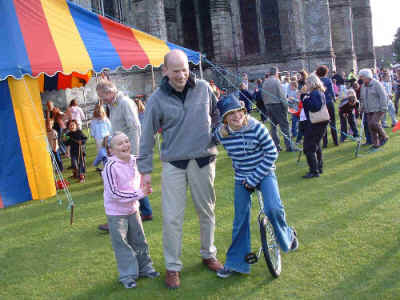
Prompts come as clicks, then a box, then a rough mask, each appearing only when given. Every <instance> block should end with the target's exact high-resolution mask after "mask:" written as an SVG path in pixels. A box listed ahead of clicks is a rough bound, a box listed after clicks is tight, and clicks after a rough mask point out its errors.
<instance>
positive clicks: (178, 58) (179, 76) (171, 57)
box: [164, 50, 189, 92]
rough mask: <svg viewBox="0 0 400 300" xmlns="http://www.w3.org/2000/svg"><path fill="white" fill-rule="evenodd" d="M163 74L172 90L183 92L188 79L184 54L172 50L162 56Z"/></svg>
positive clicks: (187, 67)
mask: <svg viewBox="0 0 400 300" xmlns="http://www.w3.org/2000/svg"><path fill="white" fill-rule="evenodd" d="M164 74H165V76H167V77H168V79H169V80H168V82H169V84H170V85H171V87H172V88H174V89H175V90H176V91H178V92H182V91H183V89H184V88H185V86H186V83H187V81H188V78H189V62H188V58H187V56H186V54H185V52H183V51H182V50H172V51H171V52H169V53H167V54H166V55H165V56H164Z"/></svg>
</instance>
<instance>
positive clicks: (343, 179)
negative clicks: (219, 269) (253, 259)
mask: <svg viewBox="0 0 400 300" xmlns="http://www.w3.org/2000/svg"><path fill="white" fill-rule="evenodd" d="M388 132H389V131H388ZM397 135H398V133H396V134H392V133H390V136H391V139H390V140H389V142H388V144H387V145H385V146H384V149H383V150H381V151H378V152H376V153H372V154H366V149H364V148H362V150H361V154H364V155H363V156H360V157H359V158H357V159H355V158H354V147H355V144H354V142H345V143H344V144H341V145H340V146H339V147H333V146H332V143H331V142H330V144H329V147H328V149H326V150H325V151H324V155H325V169H324V174H323V176H321V177H320V178H316V179H312V180H304V179H302V178H301V176H302V175H304V174H305V173H306V171H307V167H306V162H305V160H304V157H303V158H302V160H301V162H300V164H298V165H297V164H296V160H297V154H293V153H285V152H283V153H281V154H280V156H279V160H278V163H277V174H278V179H279V184H280V191H281V197H282V200H283V202H284V204H285V207H286V213H287V220H288V222H289V223H290V224H291V225H293V226H295V227H296V229H297V232H298V235H299V240H300V248H299V250H298V251H297V252H295V253H291V254H283V272H282V275H281V277H280V278H279V279H272V277H271V275H270V274H269V273H268V270H267V268H266V265H265V263H264V262H263V261H261V260H260V261H259V262H258V263H257V264H256V265H253V267H252V271H251V274H250V275H243V276H234V277H231V278H228V279H225V280H222V279H219V278H217V277H216V275H215V274H213V273H212V272H210V271H208V270H207V269H206V268H205V267H204V266H203V265H202V264H201V257H200V254H199V226H198V219H197V216H196V214H195V211H194V207H193V205H192V203H191V201H190V198H189V201H188V205H187V209H186V215H185V223H184V228H183V231H184V237H183V239H184V240H183V249H182V260H183V263H184V269H183V271H182V286H181V288H180V289H179V290H176V291H169V290H167V289H166V288H165V285H164V276H165V269H164V259H163V255H162V235H161V226H162V225H161V224H162V222H161V203H160V196H161V191H160V175H159V174H160V169H161V166H160V163H159V161H158V157H156V158H155V172H154V175H153V183H154V193H153V194H152V195H151V197H150V200H151V203H152V206H153V210H154V220H153V221H152V222H146V223H145V224H144V227H145V232H146V235H147V239H148V242H149V244H150V252H151V254H152V258H153V261H154V263H155V267H156V269H157V270H158V271H160V272H161V278H159V279H155V280H150V279H142V280H140V281H138V286H137V288H136V289H134V290H126V289H124V288H123V287H122V286H121V285H120V284H119V283H118V281H117V278H118V274H117V268H116V263H115V259H114V254H113V251H112V248H111V244H110V241H109V237H108V235H106V234H102V233H100V232H99V231H98V230H97V225H98V224H100V223H104V222H105V216H104V209H103V203H102V181H101V178H100V176H99V174H98V173H97V172H95V171H94V168H93V167H92V166H91V167H89V168H88V171H87V181H86V183H85V184H78V183H73V184H72V185H71V187H70V189H71V191H72V195H73V199H74V201H75V204H76V207H75V220H74V224H73V225H72V226H70V225H69V211H68V210H67V209H66V207H67V201H66V198H65V195H64V194H63V193H59V196H58V197H59V198H60V199H62V200H63V204H62V205H61V206H60V205H59V204H58V201H57V198H56V197H54V198H53V199H48V200H45V201H42V202H41V201H31V202H28V203H26V204H23V205H20V206H17V207H11V208H8V209H3V210H0V237H1V242H0V299H5V300H8V299H164V298H165V299H177V298H179V299H180V298H182V299H184V298H190V299H400V280H399V278H400V240H399V236H400V226H399V225H400V217H399V215H400V208H399V200H400V186H397V180H398V178H399V177H398V176H399V168H400V156H399V137H398V136H397ZM94 148H95V147H94V144H93V140H91V143H89V146H88V165H89V164H91V162H92V161H93V159H94V152H95V150H94ZM65 162H66V161H65ZM66 165H67V166H68V165H69V163H67V162H66ZM69 175H70V174H69V172H67V171H66V172H64V176H66V177H67V176H69ZM215 188H216V193H217V205H216V223H217V227H216V233H215V239H216V246H217V248H218V250H219V252H218V257H219V259H220V260H221V261H224V259H225V252H226V250H227V247H228V246H229V244H230V238H231V230H232V220H233V204H232V203H233V179H232V168H231V162H230V159H229V158H227V156H226V154H225V152H224V151H221V152H220V154H219V156H218V161H217V177H216V181H215ZM256 208H257V205H254V214H253V216H252V217H253V220H254V222H253V223H254V224H253V228H252V232H253V237H252V238H253V246H254V248H255V247H256V246H257V247H258V244H259V237H258V232H257V227H256V226H255V217H256V214H255V213H256Z"/></svg>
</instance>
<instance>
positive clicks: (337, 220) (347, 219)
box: [301, 186, 400, 243]
mask: <svg viewBox="0 0 400 300" xmlns="http://www.w3.org/2000/svg"><path fill="white" fill-rule="evenodd" d="M399 192H400V186H398V187H396V188H395V189H393V190H392V191H390V192H388V193H385V194H383V195H381V194H379V195H376V197H374V198H372V199H368V200H367V201H366V202H363V203H362V204H360V205H359V206H357V207H353V208H351V209H349V210H347V211H346V213H343V214H338V215H335V216H334V217H332V218H327V219H324V220H323V221H321V222H319V223H313V225H312V227H310V229H309V230H306V231H302V232H301V239H302V240H305V241H307V243H311V242H312V241H314V240H316V239H318V238H319V237H320V236H324V237H327V236H331V235H333V234H334V233H335V232H337V231H339V230H342V229H345V228H348V227H349V226H351V223H353V222H355V221H358V220H360V219H362V218H364V217H365V216H366V215H367V213H368V212H370V211H371V210H373V209H374V208H375V207H377V206H379V205H381V204H383V203H384V202H385V201H387V200H390V199H393V196H394V195H397V194H398V193H399ZM329 225H331V226H329ZM316 232H318V235H316V234H315V233H316Z"/></svg>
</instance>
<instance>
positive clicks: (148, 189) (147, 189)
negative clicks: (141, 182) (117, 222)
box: [142, 185, 153, 196]
mask: <svg viewBox="0 0 400 300" xmlns="http://www.w3.org/2000/svg"><path fill="white" fill-rule="evenodd" d="M142 191H143V194H144V195H145V196H148V195H150V194H151V193H152V192H153V188H152V187H151V186H150V185H145V186H144V187H143V188H142Z"/></svg>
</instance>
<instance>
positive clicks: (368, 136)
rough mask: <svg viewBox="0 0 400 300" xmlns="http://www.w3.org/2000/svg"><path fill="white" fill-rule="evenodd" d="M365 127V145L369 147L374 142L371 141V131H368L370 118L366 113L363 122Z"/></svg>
mask: <svg viewBox="0 0 400 300" xmlns="http://www.w3.org/2000/svg"><path fill="white" fill-rule="evenodd" d="M363 127H364V132H365V139H366V141H365V143H366V144H368V145H371V144H372V140H371V135H370V134H369V129H368V117H367V114H366V113H364V122H363Z"/></svg>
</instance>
